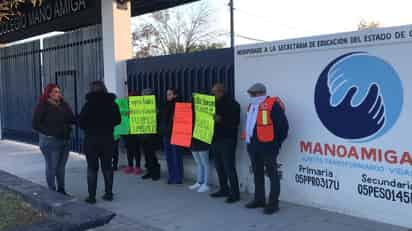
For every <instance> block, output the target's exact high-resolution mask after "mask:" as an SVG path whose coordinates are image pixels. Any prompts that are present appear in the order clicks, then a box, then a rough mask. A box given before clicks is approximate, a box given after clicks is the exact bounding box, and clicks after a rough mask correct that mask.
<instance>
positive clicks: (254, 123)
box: [242, 83, 289, 214]
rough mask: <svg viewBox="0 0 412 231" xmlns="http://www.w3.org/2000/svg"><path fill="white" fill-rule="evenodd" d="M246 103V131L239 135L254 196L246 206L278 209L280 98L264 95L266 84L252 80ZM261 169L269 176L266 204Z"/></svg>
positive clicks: (283, 132) (282, 133)
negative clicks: (252, 177)
mask: <svg viewBox="0 0 412 231" xmlns="http://www.w3.org/2000/svg"><path fill="white" fill-rule="evenodd" d="M248 93H249V95H250V104H249V107H248V112H247V120H246V131H245V133H244V135H242V136H243V137H242V138H244V139H245V140H246V144H247V150H248V152H249V156H250V159H251V162H252V168H253V172H254V181H255V198H254V200H253V201H251V202H250V203H248V204H247V205H246V208H249V209H254V208H259V207H264V208H265V209H264V213H265V214H273V213H275V212H277V211H278V210H279V194H280V178H279V176H278V172H277V162H276V159H277V156H278V154H279V149H280V147H281V146H282V143H283V141H284V140H285V139H286V137H287V135H288V130H289V124H288V120H287V118H286V115H285V108H284V105H283V103H282V101H281V100H280V99H279V98H277V97H269V96H266V87H265V85H263V84H261V83H256V84H254V85H253V86H252V87H250V88H249V90H248ZM265 169H266V173H267V175H268V177H269V179H270V194H269V195H270V196H269V202H268V203H267V204H266V194H265Z"/></svg>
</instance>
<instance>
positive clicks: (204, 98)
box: [193, 93, 216, 115]
mask: <svg viewBox="0 0 412 231" xmlns="http://www.w3.org/2000/svg"><path fill="white" fill-rule="evenodd" d="M193 101H194V103H195V111H199V112H204V113H208V114H211V115H214V114H215V113H216V107H215V103H216V99H215V97H214V96H212V95H204V94H198V93H194V94H193Z"/></svg>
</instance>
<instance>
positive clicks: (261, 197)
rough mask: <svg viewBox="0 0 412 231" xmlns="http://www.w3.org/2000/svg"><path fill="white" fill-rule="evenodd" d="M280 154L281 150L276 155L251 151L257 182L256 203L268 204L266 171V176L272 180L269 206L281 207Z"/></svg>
mask: <svg viewBox="0 0 412 231" xmlns="http://www.w3.org/2000/svg"><path fill="white" fill-rule="evenodd" d="M278 153H279V150H276V151H275V152H274V153H272V152H262V151H253V150H249V155H250V159H251V161H252V168H253V172H254V180H255V201H257V202H266V194H265V169H266V174H267V176H268V177H269V180H270V194H269V203H268V206H272V207H277V206H278V205H279V194H280V178H279V175H278V172H277V156H278Z"/></svg>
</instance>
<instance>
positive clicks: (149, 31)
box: [133, 3, 224, 57]
mask: <svg viewBox="0 0 412 231" xmlns="http://www.w3.org/2000/svg"><path fill="white" fill-rule="evenodd" d="M212 21H213V11H212V9H211V8H210V7H209V5H207V4H206V3H201V4H198V5H196V6H193V7H190V8H184V9H173V10H165V11H160V12H156V13H154V14H152V15H151V16H149V17H148V19H142V22H141V23H140V24H139V27H138V29H135V30H134V32H133V46H134V50H135V52H136V56H138V57H147V56H154V55H168V54H175V53H188V52H193V51H199V50H204V49H209V48H221V47H223V46H224V44H223V43H221V42H220V41H219V37H220V36H221V34H222V33H221V32H220V31H218V30H216V29H214V28H213V23H212Z"/></svg>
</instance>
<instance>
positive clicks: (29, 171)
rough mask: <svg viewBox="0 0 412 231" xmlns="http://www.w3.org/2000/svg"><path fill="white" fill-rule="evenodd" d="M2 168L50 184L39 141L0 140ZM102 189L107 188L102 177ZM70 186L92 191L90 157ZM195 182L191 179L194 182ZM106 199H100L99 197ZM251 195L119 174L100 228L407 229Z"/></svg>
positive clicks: (71, 174) (70, 172)
mask: <svg viewBox="0 0 412 231" xmlns="http://www.w3.org/2000/svg"><path fill="white" fill-rule="evenodd" d="M0 169H2V170H5V171H8V172H10V173H13V174H15V175H18V176H20V177H24V178H26V179H29V180H32V181H34V182H36V183H40V184H43V185H45V177H44V160H43V156H42V155H41V153H40V151H39V149H38V148H37V147H35V146H30V145H23V144H18V143H14V142H10V141H0ZM99 177H100V178H99V190H100V191H99V192H103V190H102V186H103V182H102V178H101V176H99ZM66 180H67V191H68V192H69V193H70V194H72V195H73V196H75V197H77V198H79V199H80V200H82V199H84V198H85V197H86V196H87V184H86V162H85V160H84V158H83V157H82V156H80V155H76V154H72V155H71V157H70V160H69V163H68V166H67V176H66ZM189 183H190V182H189ZM98 199H100V198H98ZM248 200H249V198H248V196H247V195H244V196H243V198H242V202H241V203H237V204H234V205H227V204H225V203H224V202H223V200H216V199H212V198H210V197H209V196H208V195H207V194H200V193H196V192H192V191H189V190H188V189H187V185H182V186H170V185H167V184H165V183H164V181H159V182H152V181H143V180H141V179H140V177H136V176H129V175H124V174H123V173H120V172H117V173H116V174H115V201H114V202H111V203H106V202H102V201H101V200H99V201H98V204H97V206H101V207H103V208H106V209H109V210H112V211H114V212H116V213H117V214H118V216H117V217H116V218H115V219H114V220H113V221H112V223H111V224H109V225H107V226H105V227H103V228H99V229H96V230H99V231H106V230H116V231H128V230H134V231H140V230H142V231H143V230H144V231H151V230H153V231H162V230H165V231H210V230H213V231H220V230H222V231H232V230H233V231H253V230H262V231H263V230H265V231H266V230H279V231H298V230H305V231H312V230H317V231H318V230H333V231H358V230H359V231H407V229H403V228H400V227H395V226H391V225H386V224H381V223H376V222H372V221H367V220H362V219H358V218H354V217H350V216H345V215H340V214H336V213H331V212H328V211H323V210H320V209H315V208H308V207H302V206H297V205H293V204H288V203H282V204H281V210H280V212H279V213H278V214H275V215H273V216H266V215H263V214H262V211H261V210H247V209H245V208H244V207H243V206H244V204H245V203H246V202H247V201H248Z"/></svg>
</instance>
